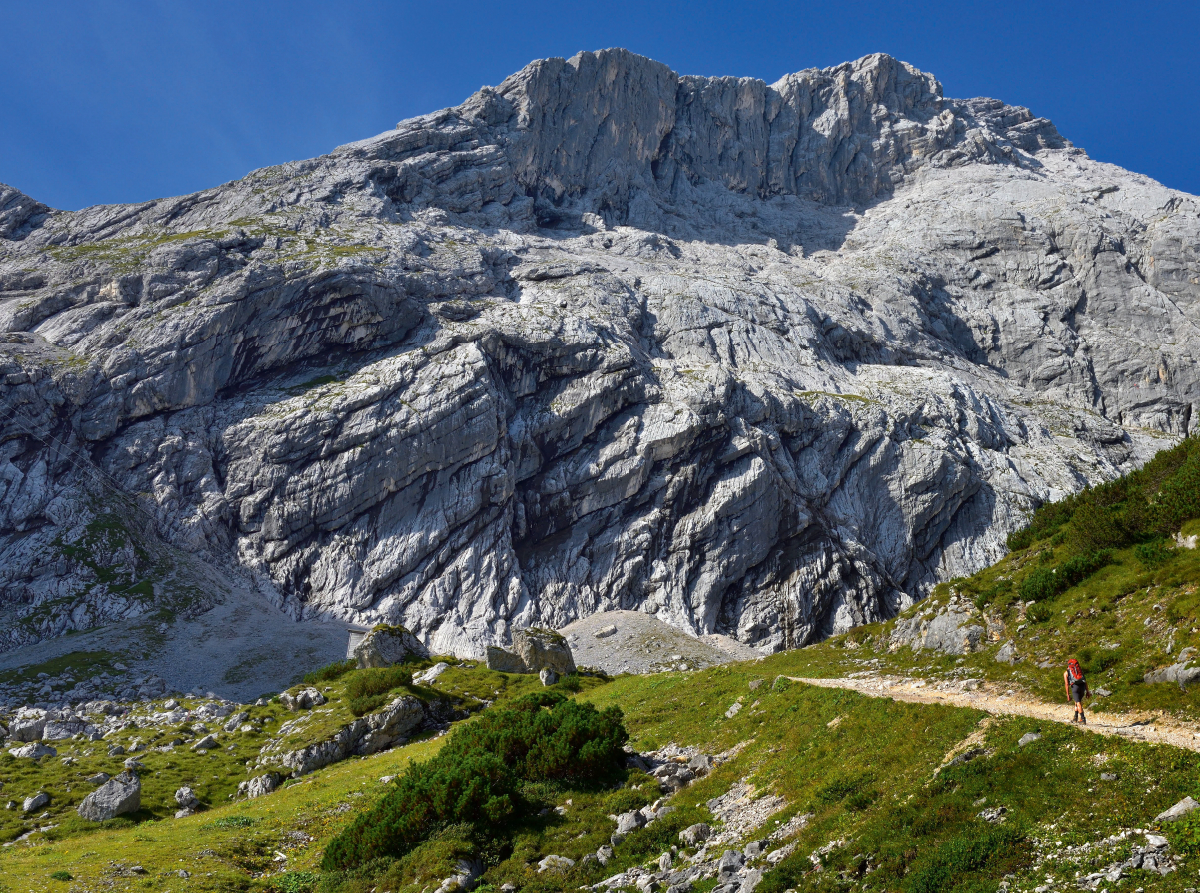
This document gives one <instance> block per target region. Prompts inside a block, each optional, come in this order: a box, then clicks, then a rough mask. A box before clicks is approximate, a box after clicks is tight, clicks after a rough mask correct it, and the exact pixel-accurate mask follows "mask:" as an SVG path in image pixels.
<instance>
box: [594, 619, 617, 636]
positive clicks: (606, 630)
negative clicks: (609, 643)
mask: <svg viewBox="0 0 1200 893" xmlns="http://www.w3.org/2000/svg"><path fill="white" fill-rule="evenodd" d="M616 634H617V627H616V626H615V625H614V624H612V623H610V624H609V625H608V626H602V627H600V629H598V630H596V631H595V632H594V633H592V635H593V636H595V637H596V638H597V639H607V638H608V637H609V636H615V635H616Z"/></svg>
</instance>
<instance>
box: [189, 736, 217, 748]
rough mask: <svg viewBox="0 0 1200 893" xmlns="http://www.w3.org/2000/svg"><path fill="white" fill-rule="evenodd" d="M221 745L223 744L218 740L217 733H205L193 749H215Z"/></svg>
mask: <svg viewBox="0 0 1200 893" xmlns="http://www.w3.org/2000/svg"><path fill="white" fill-rule="evenodd" d="M220 746H221V744H220V742H219V741H217V736H216V735H205V736H204V737H203V738H201V739H200V740H199V741H197V742H196V743H195V744H193V745H192V750H215V749H216V748H218V747H220Z"/></svg>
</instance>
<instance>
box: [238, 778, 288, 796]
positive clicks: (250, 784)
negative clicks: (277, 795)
mask: <svg viewBox="0 0 1200 893" xmlns="http://www.w3.org/2000/svg"><path fill="white" fill-rule="evenodd" d="M282 781H283V776H281V775H280V774H279V773H278V772H267V773H265V774H264V775H258V776H255V777H254V778H251V779H250V780H249V781H243V782H241V783H240V784H239V785H238V795H239V796H241V797H248V798H250V799H251V800H253V799H254V798H256V797H265V796H266V795H267V794H270V793H271V792H272V791H274V790H275V789H276V788H278V787H279V785H280V783H281V782H282Z"/></svg>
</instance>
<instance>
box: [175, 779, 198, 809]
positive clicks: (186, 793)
mask: <svg viewBox="0 0 1200 893" xmlns="http://www.w3.org/2000/svg"><path fill="white" fill-rule="evenodd" d="M175 802H176V803H177V804H179V806H180V807H181V808H183V809H190V810H193V811H194V810H196V809H198V808H199V806H200V798H199V797H197V796H196V792H195V791H194V790H192V789H191V788H190V787H188V786H187V785H184V786H183V787H181V788H180V789H179V790H177V791H176V792H175Z"/></svg>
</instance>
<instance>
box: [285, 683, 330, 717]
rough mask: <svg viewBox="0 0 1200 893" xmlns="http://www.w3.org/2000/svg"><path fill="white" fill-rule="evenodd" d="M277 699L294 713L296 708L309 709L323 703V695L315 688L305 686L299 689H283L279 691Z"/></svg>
mask: <svg viewBox="0 0 1200 893" xmlns="http://www.w3.org/2000/svg"><path fill="white" fill-rule="evenodd" d="M279 701H280V703H281V704H283V706H284V707H286V708H287V709H288V710H291V711H292V712H293V713H295V712H296V711H297V710H311V709H312V708H313V707H321V706H323V705H324V704H325V696H324V695H323V694H321V693H320V692H319V691H317V690H316V689H315V688H312V687H307V688H302V689H300V690H299V691H294V692H291V691H285V692H282V693H280V695H279Z"/></svg>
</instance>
